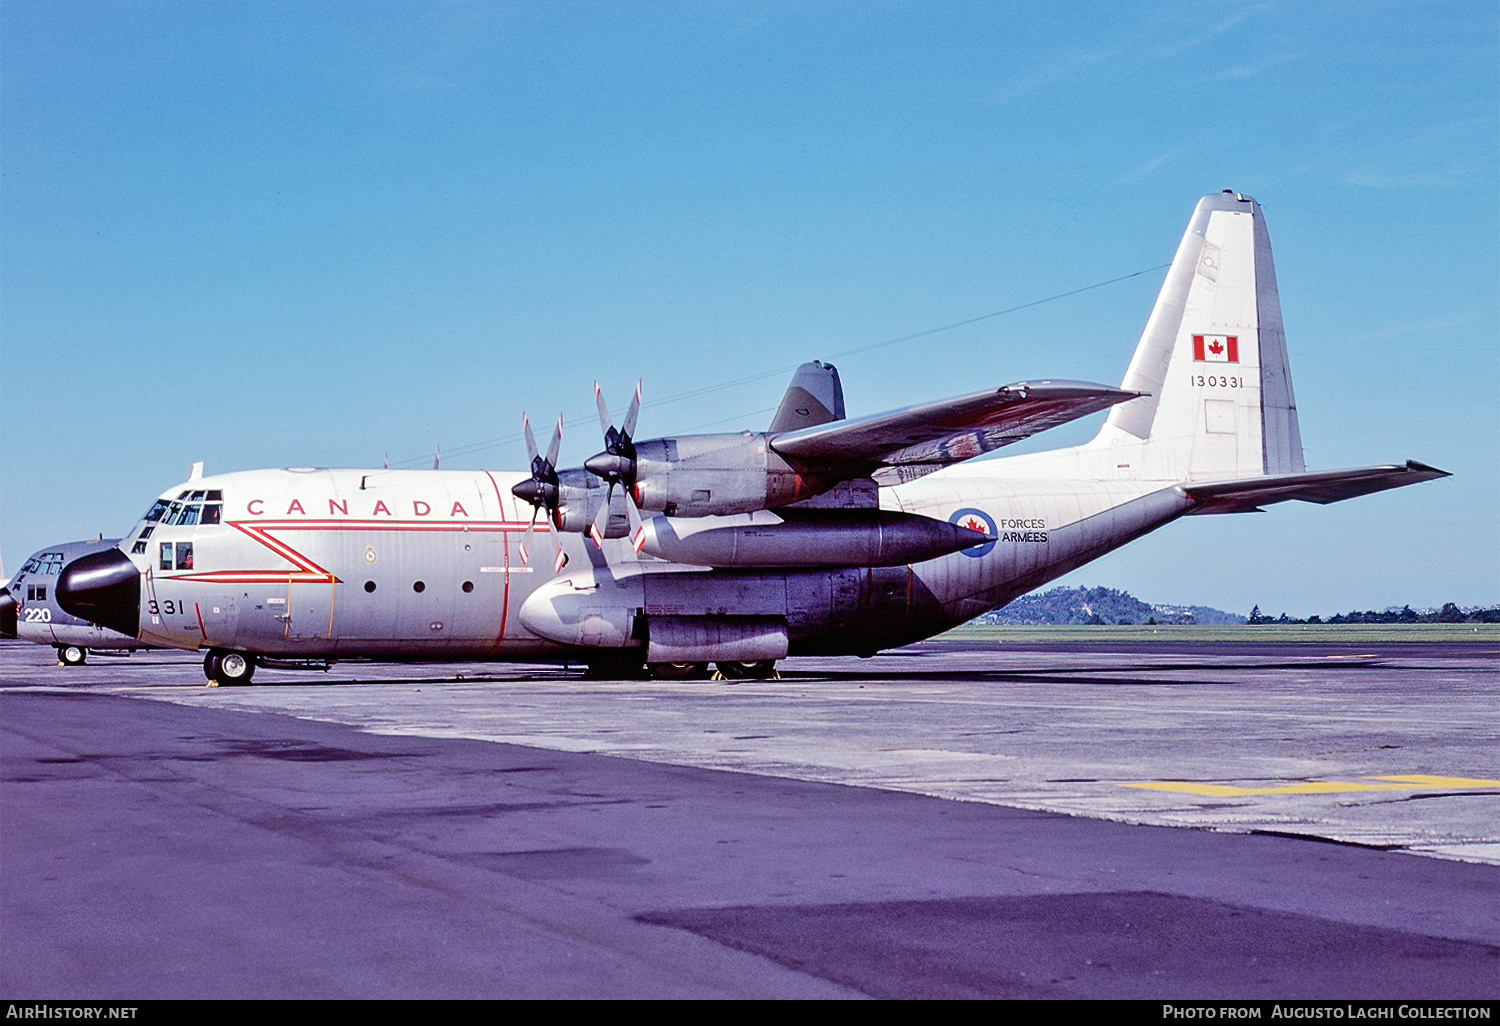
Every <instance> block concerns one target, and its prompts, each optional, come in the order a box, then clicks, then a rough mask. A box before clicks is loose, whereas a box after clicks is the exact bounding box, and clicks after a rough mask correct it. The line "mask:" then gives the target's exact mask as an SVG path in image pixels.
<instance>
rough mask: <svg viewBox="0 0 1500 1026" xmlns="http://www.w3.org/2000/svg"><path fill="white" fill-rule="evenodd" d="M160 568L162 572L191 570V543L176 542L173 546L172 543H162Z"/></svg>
mask: <svg viewBox="0 0 1500 1026" xmlns="http://www.w3.org/2000/svg"><path fill="white" fill-rule="evenodd" d="M174 555H175V557H176V559H175V561H174V559H173V557H174ZM160 566H161V569H163V570H191V569H192V568H193V543H192V542H177V543H176V544H175V545H174V544H173V543H172V542H162V543H161V562H160Z"/></svg>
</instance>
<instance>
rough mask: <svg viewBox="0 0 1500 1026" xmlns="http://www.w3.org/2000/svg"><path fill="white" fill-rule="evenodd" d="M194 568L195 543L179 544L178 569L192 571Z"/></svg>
mask: <svg viewBox="0 0 1500 1026" xmlns="http://www.w3.org/2000/svg"><path fill="white" fill-rule="evenodd" d="M192 568H193V543H192V542H178V543H177V569H179V570H191V569H192Z"/></svg>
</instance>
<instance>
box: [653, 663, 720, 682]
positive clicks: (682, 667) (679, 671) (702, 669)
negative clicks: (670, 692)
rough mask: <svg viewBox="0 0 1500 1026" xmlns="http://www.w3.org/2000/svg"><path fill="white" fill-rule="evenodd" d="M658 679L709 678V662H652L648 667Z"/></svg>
mask: <svg viewBox="0 0 1500 1026" xmlns="http://www.w3.org/2000/svg"><path fill="white" fill-rule="evenodd" d="M647 669H649V670H650V671H651V676H653V677H655V678H656V679H657V680H707V679H708V664H707V663H652V664H651V665H650V666H648V667H647Z"/></svg>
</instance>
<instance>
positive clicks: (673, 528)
mask: <svg viewBox="0 0 1500 1026" xmlns="http://www.w3.org/2000/svg"><path fill="white" fill-rule="evenodd" d="M994 540H995V539H993V538H991V537H990V536H989V535H986V534H984V533H983V532H979V531H973V530H971V529H969V528H967V527H960V526H959V525H957V524H950V523H948V522H947V521H944V520H934V519H933V518H931V517H924V516H918V515H916V514H915V513H899V512H896V511H894V510H876V509H870V510H826V511H824V510H820V511H818V512H816V513H811V512H809V513H805V514H802V515H800V516H796V517H792V516H791V515H790V514H788V518H787V519H785V520H783V519H781V518H779V517H778V516H777V515H775V514H772V513H769V512H763V513H760V514H752V516H751V520H750V522H749V523H730V524H724V523H722V522H718V521H704V520H690V521H679V522H674V521H673V520H670V519H668V518H667V517H651V518H650V519H649V520H647V521H645V523H644V524H642V535H641V542H640V551H642V552H644V553H646V554H647V555H650V556H657V557H659V558H661V559H666V560H670V561H671V562H673V563H688V564H692V565H696V566H723V567H731V566H744V567H757V566H763V567H782V566H785V567H811V566H850V567H856V566H901V565H903V564H905V563H921V562H925V561H926V560H929V559H936V558H938V557H939V556H946V555H948V554H950V553H953V552H960V551H962V550H964V549H968V548H973V547H974V546H976V545H983V544H984V543H985V542H987V541H994Z"/></svg>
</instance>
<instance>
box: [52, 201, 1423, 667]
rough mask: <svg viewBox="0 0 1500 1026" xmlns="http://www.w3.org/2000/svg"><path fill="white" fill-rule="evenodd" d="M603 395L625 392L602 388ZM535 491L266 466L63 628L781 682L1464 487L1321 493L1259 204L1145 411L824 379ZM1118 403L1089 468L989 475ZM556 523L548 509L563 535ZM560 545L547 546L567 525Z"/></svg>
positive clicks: (1238, 209) (1172, 307)
mask: <svg viewBox="0 0 1500 1026" xmlns="http://www.w3.org/2000/svg"><path fill="white" fill-rule="evenodd" d="M596 388H597V386H596ZM639 408H640V391H639V389H637V391H636V396H635V399H634V401H633V402H632V403H631V404H630V407H629V412H628V413H627V414H626V416H625V418H624V420H623V421H622V422H621V423H620V425H619V426H618V427H617V426H615V425H613V424H612V423H611V418H610V416H609V412H608V409H607V407H606V406H605V403H604V400H603V398H602V397H600V398H599V411H600V417H601V421H602V423H603V427H604V429H605V450H604V451H603V452H601V453H599V454H598V455H597V456H594V457H593V458H591V459H589V460H588V461H587V462H586V464H585V466H584V467H583V468H577V469H564V470H559V469H558V468H557V466H556V463H557V453H558V448H559V444H560V440H561V434H560V433H561V422H560V421H559V424H558V428H557V430H556V431H554V433H553V435H552V438H551V444H550V446H549V448H548V450H547V452H546V453H545V454H543V453H541V452H539V451H538V448H537V445H536V441H535V439H534V437H533V435H532V432H531V428H530V425H529V424H527V425H526V430H525V433H526V437H527V442H528V445H529V447H530V450H531V457H532V460H531V470H530V473H529V474H527V473H510V474H505V473H491V472H488V471H477V472H469V471H439V470H432V471H389V470H369V471H365V470H311V469H309V470H301V469H288V470H259V471H248V472H243V473H231V474H223V475H218V476H212V477H203V476H201V475H200V474H199V473H198V468H195V473H194V475H193V478H192V479H191V480H189V481H188V482H186V483H185V484H182V485H179V486H178V487H175V488H172V489H169V490H168V491H167V492H165V493H164V494H163V495H162V496H161V497H160V499H158V500H157V502H156V503H155V504H154V505H153V506H152V507H151V509H150V510H149V512H147V514H146V516H145V518H144V519H143V520H142V521H141V522H140V523H139V524H138V525H137V526H136V527H135V529H133V530H132V531H131V532H130V533H129V534H128V535H127V536H126V537H125V538H124V539H123V540H122V541H121V542H120V544H119V546H118V547H117V548H112V549H109V550H108V551H105V552H100V553H95V554H92V555H87V556H83V557H81V558H79V559H77V560H75V561H73V562H72V563H70V564H69V565H68V566H66V567H65V568H64V569H63V571H62V574H61V576H60V579H59V581H58V585H57V600H58V602H59V604H60V605H61V606H62V608H64V609H66V610H68V611H69V612H70V613H73V614H75V615H77V616H81V617H84V618H85V619H88V620H91V621H92V622H94V623H98V624H101V625H102V626H105V627H109V628H113V629H114V630H117V631H120V632H122V633H124V634H128V635H131V636H133V637H136V638H138V639H140V640H141V641H144V642H147V643H150V644H155V645H170V646H175V647H178V648H185V649H194V650H206V655H205V659H204V670H205V673H206V674H207V675H208V676H209V678H210V679H211V680H214V681H217V682H218V683H220V684H237V683H245V682H247V681H248V680H249V679H250V677H251V674H252V673H253V672H254V670H255V667H256V665H257V664H258V663H261V664H268V665H271V666H275V665H278V664H281V665H285V664H288V663H291V664H293V665H308V664H316V663H317V662H318V661H332V660H335V659H347V658H371V659H414V660H415V659H421V660H431V659H459V658H461V659H497V660H507V659H509V660H523V661H565V660H566V661H574V662H584V663H587V664H588V665H589V666H590V668H591V669H592V670H593V671H595V672H596V673H598V674H601V675H613V674H618V675H622V676H628V675H631V674H632V673H634V672H636V671H638V670H639V669H640V668H641V667H642V666H648V667H649V668H650V669H651V671H652V672H653V673H655V674H656V675H658V676H663V677H678V676H680V677H692V676H701V675H704V674H705V673H706V672H707V668H708V665H709V664H710V663H713V664H716V665H717V667H718V669H719V671H720V672H721V673H722V674H723V675H724V676H726V677H731V678H744V677H764V676H769V675H771V674H773V673H774V668H775V664H776V662H777V660H780V659H782V658H785V657H786V656H788V655H840V654H860V655H868V654H873V653H874V652H876V651H878V650H880V649H886V648H893V647H897V646H900V645H905V644H908V643H911V642H914V641H917V640H920V639H922V638H926V637H930V636H931V635H934V634H937V633H939V632H941V631H944V630H947V629H948V628H950V627H953V626H955V625H957V624H961V623H963V622H965V621H967V620H969V619H972V618H973V617H975V616H977V615H979V614H980V613H983V612H985V611H986V610H990V609H994V608H997V607H999V606H1003V605H1005V604H1006V603H1007V602H1010V601H1011V600H1012V599H1014V598H1016V597H1018V596H1020V595H1022V594H1024V593H1026V592H1028V591H1031V590H1032V589H1034V588H1037V587H1039V586H1040V585H1042V584H1044V583H1046V582H1047V581H1050V580H1052V579H1054V578H1056V577H1059V576H1061V575H1062V574H1065V573H1067V572H1069V571H1071V570H1073V569H1075V568H1077V567H1079V566H1082V565H1083V564H1085V563H1087V562H1089V561H1090V560H1092V559H1095V558H1097V557H1098V556H1101V555H1103V554H1104V553H1106V552H1108V551H1110V550H1111V549H1114V548H1117V547H1118V546H1121V545H1123V544H1125V543H1126V542H1129V541H1131V540H1133V539H1135V538H1139V537H1140V536H1142V535H1144V534H1146V533H1148V532H1150V531H1154V530H1156V529H1157V528H1158V527H1161V526H1163V525H1165V524H1168V523H1170V522H1172V521H1173V520H1176V519H1177V518H1178V517H1181V516H1188V515H1199V514H1212V513H1241V512H1247V511H1252V510H1258V509H1259V508H1260V507H1262V506H1265V505H1268V504H1270V503H1276V502H1283V501H1286V500H1289V499H1299V500H1302V501H1304V502H1317V503H1330V502H1337V501H1339V500H1341V499H1347V498H1351V497H1353V496H1357V495H1364V494H1367V493H1370V492H1375V491H1380V490H1382V489H1387V488H1396V487H1400V486H1402V485H1408V484H1415V483H1416V482H1419V481H1429V480H1432V479H1434V478H1439V477H1444V476H1447V475H1446V474H1445V473H1444V472H1443V471H1440V470H1436V469H1434V468H1432V467H1427V466H1424V465H1422V464H1420V463H1413V462H1407V463H1405V464H1398V465H1391V466H1375V467H1365V468H1360V469H1355V470H1334V471H1323V472H1308V471H1307V470H1306V468H1305V467H1304V465H1303V459H1302V439H1301V433H1300V430H1299V427H1298V422H1297V407H1296V403H1295V401H1294V400H1293V396H1292V382H1291V374H1290V369H1289V366H1288V363H1287V352H1286V341H1285V335H1284V333H1283V328H1282V320H1281V304H1280V299H1279V297H1278V294H1277V288H1276V275H1275V271H1274V269H1273V267H1272V262H1271V245H1270V238H1269V236H1268V235H1267V232H1266V226H1265V222H1264V220H1263V217H1262V213H1261V209H1260V206H1259V205H1258V204H1257V203H1256V202H1255V201H1254V200H1252V199H1249V198H1247V197H1245V196H1241V195H1237V194H1234V193H1231V192H1227V191H1226V192H1224V193H1222V194H1216V195H1211V196H1208V197H1205V198H1204V199H1203V200H1202V201H1201V202H1199V204H1198V206H1197V209H1196V210H1195V211H1194V213H1193V217H1192V220H1191V221H1190V222H1189V224H1188V228H1187V232H1186V233H1185V234H1184V235H1183V238H1182V243H1181V245H1180V246H1179V247H1178V250H1177V255H1176V257H1175V259H1174V260H1173V262H1172V265H1171V269H1170V270H1169V271H1168V273H1167V277H1166V281H1165V283H1164V285H1163V286H1162V289H1161V293H1160V295H1159V297H1158V299H1157V302H1156V306H1155V309H1154V310H1153V311H1152V313H1151V317H1150V320H1149V321H1148V323H1147V325H1146V329H1145V333H1144V334H1143V335H1142V337H1141V340H1140V343H1139V345H1138V347H1137V348H1136V351H1135V356H1134V358H1133V359H1132V360H1131V361H1130V366H1129V369H1128V370H1127V371H1126V374H1125V378H1124V381H1123V382H1122V383H1121V385H1120V387H1119V388H1110V387H1107V386H1103V385H1092V384H1085V383H1081V382H1070V381H1029V382H1021V383H1018V384H1012V385H1006V386H1004V387H1002V388H996V389H991V390H988V391H984V392H980V393H977V394H974V395H968V396H964V397H961V398H957V399H950V400H946V401H943V402H936V403H930V404H926V405H921V406H913V407H910V408H907V409H904V410H897V411H894V412H891V413H885V414H879V415H876V416H869V417H862V418H858V419H853V420H850V419H847V418H846V417H845V415H844V401H843V394H842V390H841V387H840V385H839V379H838V373H837V371H836V370H834V368H833V367H831V366H826V365H824V364H821V363H810V364H804V365H803V366H802V367H801V368H800V369H799V370H798V371H797V373H796V375H795V376H794V378H793V381H792V385H791V388H790V389H789V390H788V392H787V394H786V397H785V399H784V400H783V401H782V404H781V407H780V409H779V410H778V411H777V413H776V416H775V418H774V420H773V421H772V424H771V426H770V429H769V430H767V431H765V432H760V433H755V432H744V433H740V434H711V435H688V436H682V437H676V438H660V439H653V440H650V441H636V440H635V427H636V420H637V413H638V411H639ZM1105 409H1108V410H1109V415H1108V418H1107V420H1106V422H1105V424H1104V426H1103V427H1102V429H1101V430H1100V431H1099V434H1098V436H1097V437H1095V438H1094V439H1093V440H1092V441H1091V442H1088V443H1086V444H1084V445H1080V446H1076V447H1072V448H1066V449H1059V450H1054V451H1051V452H1040V453H1032V454H1027V455H1022V456H1014V457H1009V458H999V459H992V460H982V461H976V462H966V461H969V460H971V459H972V458H973V457H976V456H980V455H982V454H984V453H988V452H991V451H993V450H995V449H998V448H1000V447H1001V446H1004V445H1007V444H1010V443H1012V442H1015V441H1017V440H1019V439H1021V438H1025V437H1027V436H1029V435H1031V434H1034V433H1036V432H1038V431H1042V430H1045V429H1047V428H1050V427H1055V426H1057V425H1059V424H1062V423H1065V422H1068V421H1071V420H1074V419H1076V418H1079V417H1083V416H1086V415H1088V414H1091V413H1094V412H1097V411H1101V410H1105ZM543 514H545V516H543ZM539 522H540V523H539Z"/></svg>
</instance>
